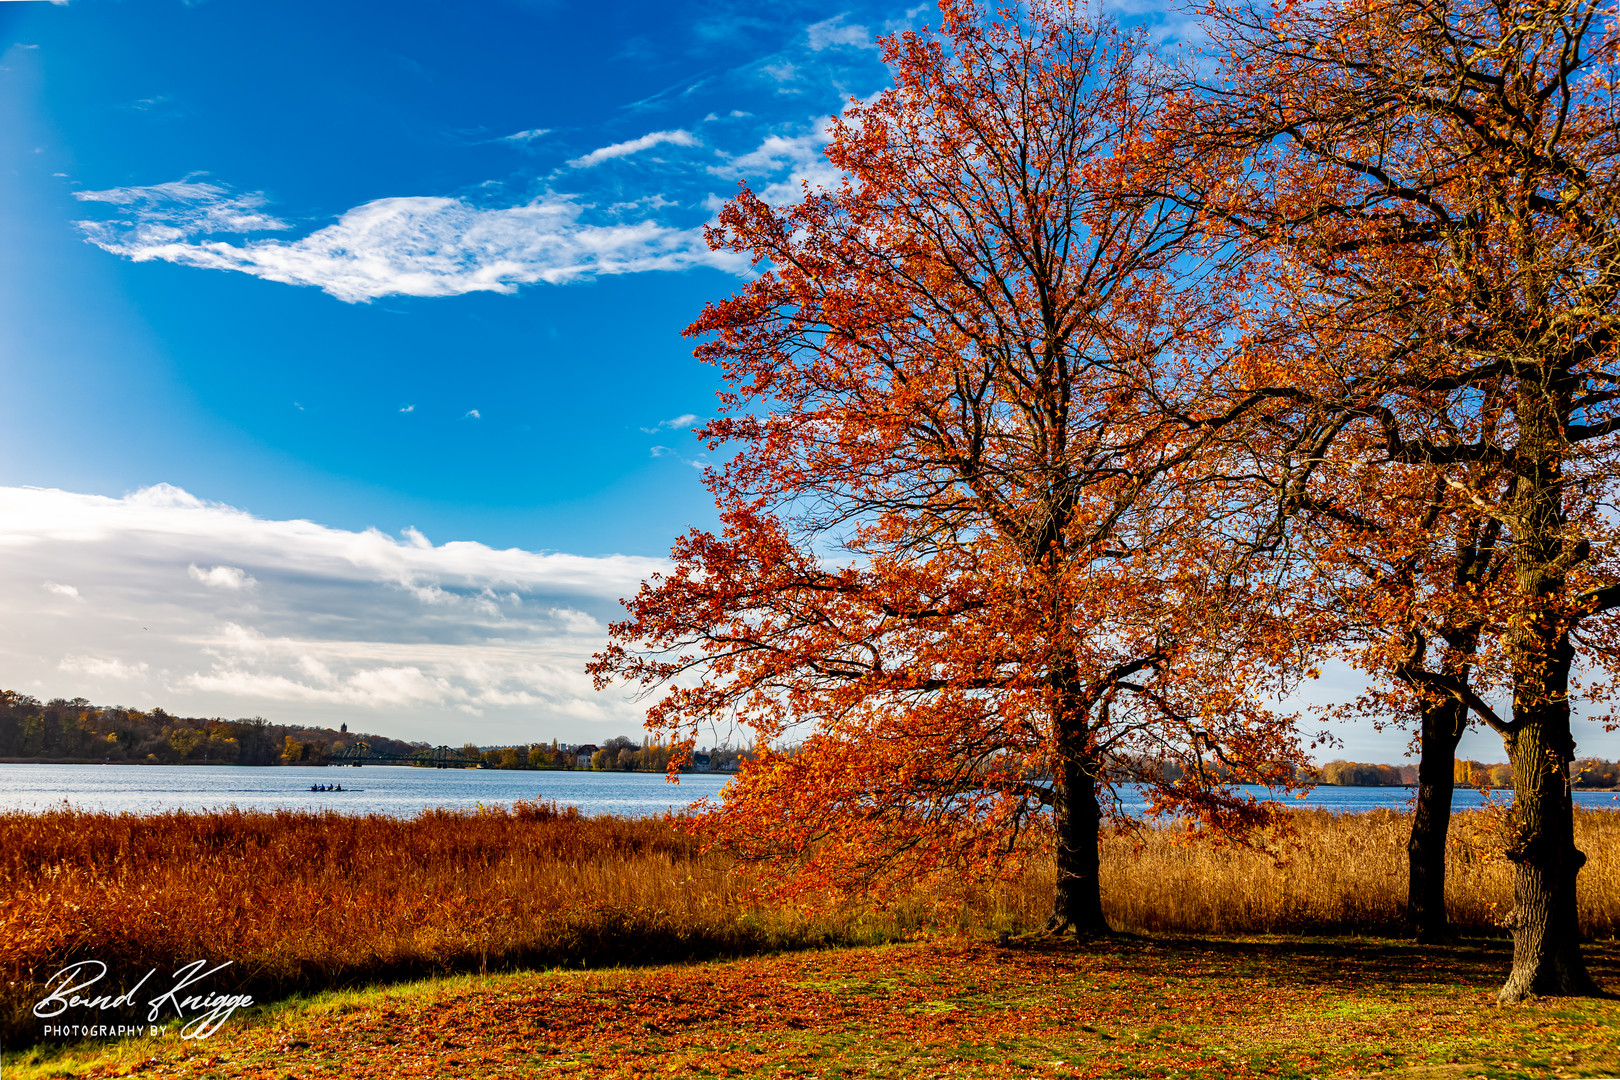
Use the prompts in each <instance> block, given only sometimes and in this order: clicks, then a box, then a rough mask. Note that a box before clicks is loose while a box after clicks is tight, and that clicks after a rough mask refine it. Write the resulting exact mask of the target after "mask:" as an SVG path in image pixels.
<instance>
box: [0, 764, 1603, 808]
mask: <svg viewBox="0 0 1620 1080" xmlns="http://www.w3.org/2000/svg"><path fill="white" fill-rule="evenodd" d="M727 779H729V777H727V776H724V775H720V774H715V773H696V774H688V775H686V776H683V777H682V778H681V782H680V784H679V785H675V784H671V783H669V782H668V781H666V780H665V779H664V777H663V776H662V775H661V774H658V773H597V772H504V771H500V770H488V769H412V768H409V767H405V766H387V765H368V766H366V767H364V768H361V769H336V768H299V767H296V766H273V767H269V768H261V769H254V768H242V767H238V766H229V765H213V766H209V765H184V766H182V765H0V810H43V809H46V808H48V807H51V806H60V805H61V804H62V802H63V800H64V799H65V800H66V801H67V802H68V803H70V804H71V805H73V806H75V807H77V808H79V809H82V810H109V811H114V812H121V811H127V812H130V813H136V814H149V813H153V812H156V811H159V810H205V809H208V810H211V809H223V808H225V807H229V806H238V807H241V808H242V809H244V810H247V809H254V810H281V809H287V810H336V811H338V812H340V813H345V814H395V815H409V814H414V813H416V812H417V811H419V810H423V809H426V808H427V807H432V806H443V807H448V808H451V809H462V810H471V809H474V808H475V807H477V806H478V805H479V804H480V803H482V804H484V805H486V806H488V805H490V804H493V803H511V802H514V801H516V800H518V799H544V800H552V799H555V800H556V801H557V802H558V803H560V804H562V805H564V806H577V807H579V808H580V810H581V811H583V812H584V813H587V814H621V815H625V816H628V817H644V816H649V815H658V814H663V813H665V812H667V811H670V810H681V809H683V808H685V807H686V806H687V804H689V803H691V802H692V801H694V800H696V799H702V798H708V797H711V796H713V795H715V794H716V793H717V792H719V790H720V788H721V786H722V785H723V784H724V783H725V782H726V780H727ZM317 783H318V784H342V785H343V786H344V787H345V788H346V789H349V790H345V791H340V792H339V791H333V792H319V793H317V792H312V791H310V790H309V786H310V785H311V784H317ZM1249 790H1251V791H1253V792H1254V793H1255V794H1261V793H1262V792H1263V791H1264V789H1262V788H1251V789H1249ZM1126 794H1127V798H1126V799H1125V807H1126V809H1127V810H1132V811H1139V810H1140V809H1141V808H1142V801H1141V799H1140V798H1137V797H1135V795H1134V793H1132V792H1127V793H1126ZM1510 797H1511V796H1510V795H1509V794H1508V793H1507V792H1501V793H1499V794H1498V798H1503V799H1507V798H1510ZM1411 798H1412V789H1411V788H1341V787H1319V788H1316V789H1315V790H1314V791H1312V792H1311V793H1310V795H1309V796H1308V797H1306V798H1304V799H1288V800H1286V801H1287V802H1289V803H1290V804H1291V805H1294V806H1319V807H1323V808H1326V809H1329V810H1340V811H1352V812H1359V811H1365V810H1371V809H1374V808H1375V807H1392V808H1396V809H1404V808H1406V807H1407V806H1408V805H1409V804H1410V801H1411ZM1575 801H1576V803H1577V804H1578V805H1580V806H1587V807H1593V808H1598V807H1604V808H1609V809H1620V797H1617V796H1616V795H1615V794H1613V793H1611V792H1598V791H1592V792H1576V794H1575ZM1479 804H1480V797H1479V793H1478V792H1477V791H1473V790H1471V789H1468V790H1460V791H1458V792H1456V793H1455V794H1454V795H1453V796H1452V806H1454V807H1456V808H1457V809H1459V810H1461V809H1464V808H1465V807H1472V806H1478V805H1479Z"/></svg>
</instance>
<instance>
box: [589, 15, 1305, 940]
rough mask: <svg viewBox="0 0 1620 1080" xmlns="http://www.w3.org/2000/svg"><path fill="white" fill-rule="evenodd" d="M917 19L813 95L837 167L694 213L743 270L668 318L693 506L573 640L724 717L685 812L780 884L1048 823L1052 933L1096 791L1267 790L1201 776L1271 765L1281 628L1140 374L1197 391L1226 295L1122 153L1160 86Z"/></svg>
mask: <svg viewBox="0 0 1620 1080" xmlns="http://www.w3.org/2000/svg"><path fill="white" fill-rule="evenodd" d="M942 13H943V25H942V27H941V29H940V30H939V31H938V32H937V33H928V32H918V33H905V34H901V35H898V36H896V37H894V38H891V39H889V40H887V41H886V42H885V44H884V50H885V57H886V60H887V62H888V63H889V64H890V66H891V68H892V70H893V72H894V76H895V84H894V86H893V88H892V89H889V90H887V91H885V92H884V93H882V94H880V95H878V96H877V97H876V98H874V99H872V100H870V101H867V102H864V103H861V102H856V103H854V104H853V105H852V106H851V107H850V109H849V110H848V111H847V112H846V113H845V115H844V116H843V118H842V119H841V120H840V121H838V122H836V123H835V124H834V127H833V132H832V139H831V144H830V145H829V146H828V148H827V151H826V153H827V157H828V159H829V161H830V162H831V163H832V165H833V166H835V167H836V168H837V169H838V170H839V171H840V173H841V174H842V175H843V176H844V177H846V179H845V181H844V182H843V183H842V184H840V185H839V186H838V187H836V188H835V189H833V190H818V191H811V190H808V189H806V191H805V192H804V196H803V198H802V200H801V201H799V202H797V203H796V204H794V205H789V206H774V205H770V204H768V203H766V202H765V201H763V200H762V199H761V198H760V197H759V196H757V195H756V194H755V193H754V192H752V191H751V190H748V189H747V188H744V189H743V190H742V191H741V193H740V194H739V195H738V196H737V197H736V198H735V199H733V200H732V201H731V202H730V203H729V204H728V205H727V206H726V207H725V209H724V210H723V211H722V212H721V214H720V218H719V224H718V226H717V227H716V228H715V229H714V230H713V231H712V232H711V237H710V242H711V244H713V245H714V246H715V247H717V248H720V249H725V250H729V251H736V252H745V253H749V254H751V255H752V256H753V258H754V259H755V262H756V266H758V268H759V271H760V272H759V275H758V277H757V278H755V279H754V280H753V281H751V282H750V283H749V284H748V285H747V286H745V287H744V288H742V289H741V290H740V291H739V292H738V293H736V294H735V295H734V296H732V297H731V298H729V299H727V300H724V301H722V302H719V303H716V304H713V305H711V306H710V307H709V308H707V309H706V310H705V312H704V313H703V315H702V317H701V318H700V319H699V320H698V321H697V322H695V323H694V324H693V325H692V327H691V328H690V331H689V332H690V333H692V334H694V335H698V336H701V337H702V338H704V340H703V342H702V344H700V346H699V347H698V355H699V356H700V357H701V358H702V359H704V360H707V361H709V362H710V363H713V364H716V365H718V366H719V367H720V369H721V371H722V373H723V375H724V378H725V380H726V390H725V392H724V393H723V394H722V395H721V416H720V417H719V418H718V419H715V420H713V421H711V422H710V423H708V425H707V426H706V427H705V428H704V429H703V435H704V436H705V437H706V438H707V439H708V440H709V441H710V444H711V446H712V447H713V448H715V449H718V448H720V447H721V446H728V447H731V448H732V449H733V450H734V454H733V456H732V457H731V458H730V460H729V462H728V463H727V464H726V465H725V466H724V467H721V468H716V469H714V470H711V471H710V472H709V473H708V474H707V475H706V482H707V484H708V485H709V487H710V489H711V490H712V492H713V493H714V495H715V498H716V501H717V504H718V506H719V508H720V517H721V522H722V529H721V531H720V532H718V533H712V532H708V531H693V532H692V533H690V534H689V535H687V536H685V537H683V538H682V539H680V540H679V541H678V542H677V544H676V545H675V549H674V568H673V570H672V571H671V572H670V573H669V574H668V575H666V576H663V577H660V578H655V579H653V580H651V581H649V582H647V583H645V584H644V586H643V587H642V589H641V591H640V592H639V594H638V595H637V596H636V597H634V598H633V599H630V600H628V601H626V606H627V608H628V610H629V618H628V619H627V620H625V621H624V622H622V623H619V624H617V625H615V626H614V627H613V631H612V634H613V642H612V644H611V646H610V647H609V648H608V649H607V650H606V651H605V652H603V653H602V654H600V655H599V656H598V657H597V659H596V661H595V663H594V664H593V667H592V670H593V672H594V674H595V676H596V678H597V680H598V684H599V685H606V684H607V683H609V682H612V681H615V680H624V681H628V682H629V683H631V684H634V685H639V686H641V687H643V688H646V689H647V690H648V691H649V692H651V693H654V694H655V695H656V696H655V700H654V702H653V704H652V706H651V708H650V709H649V712H648V718H649V719H648V722H649V726H650V727H651V728H653V729H654V730H656V731H660V732H661V733H664V734H667V735H669V736H670V737H672V738H673V739H675V740H677V741H678V742H681V743H683V744H686V745H691V744H692V743H693V742H694V740H695V739H696V738H697V737H698V736H699V734H700V732H701V731H702V730H703V729H704V728H705V727H707V726H709V725H711V724H717V725H724V726H729V725H731V724H733V723H741V724H743V725H745V726H746V727H747V728H749V729H750V730H751V731H752V732H753V735H754V737H755V743H756V747H757V754H756V758H755V760H753V761H752V762H748V763H745V764H744V765H743V766H742V769H741V772H740V774H739V776H738V778H737V779H736V780H734V781H733V782H732V783H731V784H730V785H728V786H727V788H726V789H725V791H724V793H723V796H722V798H723V803H722V805H721V807H720V809H719V812H718V813H716V814H714V815H713V816H712V817H711V818H710V819H709V821H708V822H707V827H708V828H710V829H711V830H712V832H713V834H714V835H715V836H716V837H718V838H719V839H721V840H724V841H726V842H728V843H730V844H731V845H732V846H733V847H734V848H735V849H736V850H738V851H740V852H742V853H743V854H744V855H746V856H754V857H757V858H759V859H760V860H761V861H762V862H767V863H768V865H769V866H771V867H776V868H784V872H785V873H786V874H787V875H788V881H787V882H786V885H787V887H815V886H832V887H835V888H849V889H856V888H859V889H881V888H883V887H884V886H885V884H887V883H892V882H895V881H903V880H912V879H914V878H915V876H916V875H926V874H930V873H934V874H943V873H947V872H949V873H951V874H958V873H961V872H963V871H970V872H971V871H984V870H987V869H995V868H1001V869H1007V868H1009V867H1010V866H1011V865H1012V860H1015V859H1016V858H1017V856H1018V855H1019V853H1020V852H1022V851H1025V850H1028V849H1029V848H1030V847H1031V846H1032V844H1034V845H1036V846H1044V845H1046V844H1048V843H1049V844H1050V845H1051V847H1052V848H1053V850H1054V852H1055V854H1054V858H1055V860H1056V866H1057V894H1056V903H1055V910H1054V914H1053V918H1052V923H1051V929H1053V930H1057V931H1061V930H1063V929H1066V928H1073V929H1075V930H1076V931H1078V932H1084V933H1091V932H1099V931H1104V930H1106V929H1107V922H1106V920H1105V918H1104V916H1103V911H1102V904H1101V896H1100V887H1099V879H1098V842H1099V830H1100V829H1101V828H1103V827H1104V824H1105V821H1106V820H1107V819H1109V818H1118V817H1120V816H1121V815H1122V813H1123V811H1122V803H1121V802H1120V801H1119V799H1118V798H1116V797H1115V794H1114V793H1115V792H1116V791H1117V789H1118V787H1119V785H1121V784H1123V783H1125V782H1129V781H1137V782H1141V783H1144V784H1146V785H1147V787H1148V794H1149V797H1150V801H1151V805H1152V809H1153V810H1155V811H1165V812H1177V813H1184V814H1187V815H1190V816H1192V817H1194V818H1195V819H1197V820H1200V821H1203V822H1206V823H1209V824H1212V825H1215V826H1218V827H1220V828H1222V829H1227V830H1236V829H1240V828H1242V827H1245V826H1248V825H1253V824H1256V823H1259V822H1262V821H1268V820H1271V818H1272V815H1273V813H1274V811H1273V810H1272V807H1271V804H1267V803H1259V802H1256V801H1254V800H1252V799H1250V798H1247V797H1245V796H1243V795H1241V794H1240V793H1238V792H1237V791H1236V790H1234V789H1233V788H1232V787H1230V786H1229V784H1233V783H1238V782H1242V781H1259V782H1275V783H1286V782H1287V781H1288V780H1289V779H1290V778H1291V776H1292V771H1293V766H1294V765H1295V764H1297V763H1298V762H1299V761H1300V760H1301V759H1300V755H1299V752H1298V750H1297V747H1296V746H1295V744H1294V742H1293V741H1292V739H1291V737H1290V729H1289V727H1288V725H1287V724H1286V723H1285V722H1284V721H1283V720H1282V719H1280V718H1278V717H1277V716H1275V715H1273V714H1272V713H1270V712H1268V711H1267V710H1266V709H1265V708H1263V707H1262V700H1263V696H1264V695H1263V692H1262V691H1263V690H1265V689H1266V688H1267V685H1268V684H1267V680H1270V679H1274V678H1276V677H1278V674H1279V672H1282V671H1284V670H1285V669H1286V661H1287V659H1288V656H1289V655H1290V654H1289V649H1290V648H1291V647H1293V646H1295V645H1297V641H1295V640H1294V639H1293V638H1292V636H1291V634H1290V633H1289V632H1287V629H1286V628H1285V627H1284V626H1283V625H1282V623H1281V622H1280V620H1279V618H1278V616H1277V613H1276V610H1275V604H1276V602H1277V601H1278V597H1277V595H1276V594H1275V593H1274V591H1273V590H1271V589H1270V588H1269V586H1268V585H1267V579H1266V577H1265V576H1264V573H1263V569H1264V567H1263V566H1262V564H1261V563H1259V562H1256V561H1255V560H1253V559H1250V560H1248V561H1247V562H1245V561H1243V560H1242V559H1241V558H1240V557H1239V556H1240V550H1239V549H1241V548H1242V544H1240V543H1239V542H1238V540H1237V537H1238V535H1239V534H1244V529H1243V528H1242V527H1239V526H1238V525H1236V524H1234V525H1232V526H1231V527H1230V528H1228V527H1226V526H1224V525H1223V522H1225V521H1227V520H1228V519H1229V518H1230V517H1231V516H1232V515H1233V514H1234V513H1235V512H1236V511H1235V510H1234V507H1233V506H1231V505H1230V501H1229V499H1228V497H1227V493H1226V489H1225V488H1224V487H1223V486H1222V485H1221V484H1219V483H1216V482H1213V481H1210V480H1209V477H1210V476H1212V475H1213V474H1212V472H1211V471H1210V470H1209V469H1208V468H1206V467H1205V465H1204V457H1205V455H1208V454H1212V453H1219V452H1220V448H1219V441H1220V438H1221V428H1220V425H1218V424H1212V425H1208V426H1206V427H1205V428H1203V429H1201V430H1193V429H1190V428H1189V427H1187V426H1186V425H1183V424H1180V423H1178V422H1176V421H1175V420H1174V418H1169V419H1167V418H1166V417H1165V415H1164V414H1163V413H1162V412H1161V411H1160V410H1159V408H1158V407H1157V404H1156V402H1157V400H1158V398H1159V397H1160V396H1162V395H1165V394H1172V395H1176V396H1187V395H1196V394H1197V393H1198V386H1199V384H1200V381H1201V380H1202V379H1204V378H1205V377H1206V375H1207V372H1208V370H1209V366H1210V354H1211V352H1212V351H1213V350H1217V349H1218V348H1220V347H1221V345H1222V344H1223V342H1224V341H1225V340H1226V336H1225V333H1226V325H1225V323H1224V321H1223V318H1222V315H1221V313H1220V308H1219V305H1216V304H1213V303H1211V302H1209V296H1210V293H1211V291H1212V290H1213V288H1214V287H1215V285H1216V284H1218V283H1214V282H1211V281H1209V280H1208V279H1207V276H1204V275H1203V274H1202V273H1201V270H1202V269H1203V264H1201V263H1200V262H1199V261H1198V260H1197V258H1196V252H1195V249H1194V246H1193V236H1192V233H1191V226H1192V223H1193V217H1192V215H1189V214H1186V213H1183V212H1181V211H1179V210H1178V209H1176V208H1175V207H1174V206H1173V205H1172V204H1170V203H1168V202H1166V201H1164V200H1159V199H1152V198H1147V197H1144V196H1142V195H1141V186H1140V185H1139V184H1137V183H1135V182H1134V181H1133V179H1132V175H1131V172H1132V170H1133V169H1134V168H1136V167H1137V165H1138V164H1139V163H1140V162H1141V161H1142V160H1143V159H1144V158H1145V157H1149V156H1151V155H1152V153H1153V148H1152V145H1151V138H1152V124H1153V122H1154V117H1155V116H1156V114H1157V106H1156V103H1155V102H1154V101H1153V100H1152V95H1151V94H1150V93H1149V92H1148V91H1149V89H1150V88H1148V87H1147V86H1145V84H1144V83H1142V82H1141V81H1139V76H1140V74H1141V73H1142V72H1143V71H1144V70H1145V67H1144V65H1142V64H1140V63H1139V61H1140V60H1141V58H1142V57H1141V54H1140V42H1139V40H1137V39H1134V38H1131V37H1129V36H1126V35H1122V34H1121V33H1119V32H1118V31H1116V30H1114V29H1113V28H1111V27H1108V26H1098V25H1094V24H1091V23H1088V22H1086V21H1085V20H1083V19H1081V18H1078V17H1075V16H1073V15H1072V14H1066V13H1064V12H1062V11H1060V10H1059V9H1057V8H1047V7H1038V8H1035V9H1032V10H1027V11H1023V12H1022V13H1020V14H1017V15H1016V16H1004V17H1002V18H1000V19H994V18H990V17H987V16H986V15H985V14H984V13H983V12H982V11H980V10H979V9H977V8H975V7H974V6H972V5H971V4H969V3H966V2H956V0H952V2H948V3H945V4H943V5H942ZM1244 535H1246V534H1244ZM784 740H793V741H795V742H796V743H797V746H796V751H795V752H794V753H792V754H784V753H781V752H776V751H774V750H773V749H772V748H773V747H779V746H780V745H782V744H783V742H784ZM1171 766H1174V767H1171Z"/></svg>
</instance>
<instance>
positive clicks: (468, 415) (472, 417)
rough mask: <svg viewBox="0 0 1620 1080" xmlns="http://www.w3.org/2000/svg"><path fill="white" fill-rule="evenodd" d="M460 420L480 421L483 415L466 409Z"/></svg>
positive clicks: (474, 410) (475, 410)
mask: <svg viewBox="0 0 1620 1080" xmlns="http://www.w3.org/2000/svg"><path fill="white" fill-rule="evenodd" d="M461 418H462V419H463V420H482V419H483V418H484V414H483V413H481V412H479V411H478V410H477V409H468V410H467V411H466V412H465V413H463V414H462V416H461Z"/></svg>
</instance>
